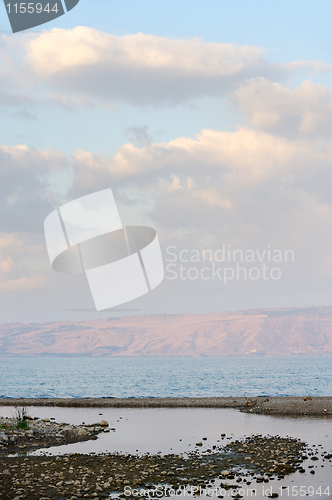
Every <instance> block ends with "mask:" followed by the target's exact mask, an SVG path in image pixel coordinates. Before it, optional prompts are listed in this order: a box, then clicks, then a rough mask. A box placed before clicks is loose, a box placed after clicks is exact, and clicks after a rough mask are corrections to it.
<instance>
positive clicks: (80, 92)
mask: <svg viewBox="0 0 332 500" xmlns="http://www.w3.org/2000/svg"><path fill="white" fill-rule="evenodd" d="M96 5H97V7H96ZM331 18H332V4H331V2H328V1H316V2H309V1H301V2H300V1H297V0H295V1H292V2H286V1H279V2H267V1H251V2H247V1H232V2H226V1H224V0H220V1H205V2H202V1H194V2H193V1H191V2H189V1H181V0H180V1H177V2H175V1H167V2H166V1H141V2H137V1H125V0H124V1H122V2H114V1H104V0H98V2H91V1H90V2H89V1H87V0H80V2H79V4H78V5H77V6H76V7H75V8H74V9H73V10H72V11H71V12H69V13H68V14H66V15H65V16H63V17H61V18H59V19H57V20H55V21H53V22H51V23H48V24H45V25H44V26H43V27H41V28H40V29H33V30H31V31H30V32H23V33H17V34H11V32H10V26H9V22H8V20H7V18H6V15H5V10H4V8H3V11H2V15H1V18H0V31H1V42H0V61H1V65H0V120H1V124H2V128H1V130H2V139H1V144H0V215H1V218H0V220H1V223H0V300H1V301H2V304H3V310H2V315H3V316H2V318H3V321H13V320H14V319H19V320H22V321H30V320H35V321H39V320H41V321H42V320H49V319H81V318H77V316H75V315H74V316H75V317H74V316H73V315H72V314H70V313H68V311H67V312H66V309H68V307H69V308H72V309H75V308H78V307H80V304H83V303H84V304H85V307H86V308H91V296H89V292H88V288H87V286H86V282H85V281H84V277H81V278H80V277H72V276H63V275H58V274H56V273H54V272H53V271H52V270H51V269H50V265H49V262H48V259H47V253H46V249H45V242H44V236H43V221H44V218H45V217H46V216H47V215H48V214H49V213H50V212H51V211H52V210H53V209H54V208H55V207H58V206H59V205H61V204H62V203H65V202H67V201H70V200H72V199H74V198H75V197H79V196H83V195H85V194H88V193H90V192H93V191H97V190H101V189H103V188H106V187H111V188H112V189H113V192H114V197H115V199H116V202H117V204H118V208H119V211H120V215H121V217H122V221H123V222H124V223H127V224H142V225H150V226H153V227H154V228H156V229H157V231H158V234H159V237H160V241H161V244H162V248H163V251H164V252H166V248H167V246H168V245H173V246H175V247H176V248H177V249H178V250H179V251H180V250H181V249H187V250H189V251H191V250H192V249H197V250H198V251H199V252H201V251H202V250H204V249H206V248H210V249H211V250H213V251H216V250H218V249H220V248H221V247H222V246H223V245H224V244H225V245H230V246H231V247H232V248H241V249H243V250H244V251H245V250H247V249H254V250H255V251H256V250H258V251H259V252H262V251H264V249H267V248H268V245H270V246H271V247H273V248H274V249H280V250H284V249H293V250H294V253H295V256H296V258H295V262H294V263H288V264H287V265H286V263H282V265H281V268H282V279H281V280H280V281H279V280H277V281H275V282H274V281H273V280H272V279H270V280H264V279H260V280H258V281H255V280H251V281H250V280H247V281H246V282H244V281H236V280H234V281H233V282H232V283H228V284H227V286H226V285H225V284H221V283H219V282H216V281H204V279H200V280H197V281H195V282H193V281H190V279H187V280H181V279H179V280H174V281H172V280H171V279H169V280H168V281H167V280H165V281H164V283H163V284H162V285H160V287H158V289H157V290H156V291H154V292H153V293H151V294H149V295H147V296H146V297H143V298H141V299H138V300H137V301H134V302H133V304H131V305H130V307H133V308H138V309H139V310H141V311H142V312H144V313H150V312H165V313H173V312H195V311H197V312H213V311H218V310H234V309H244V308H249V307H255V308H256V307H290V306H306V305H324V304H328V303H330V300H331V295H330V289H331V263H332V257H331V238H330V236H329V234H330V233H329V229H328V228H329V227H330V223H331V197H330V189H329V186H330V182H331V163H332V161H331V160H332V146H331V141H330V137H331V132H332V125H331V124H332V90H331V84H332V82H331V68H332V63H331V53H332V43H331V35H330V32H331V28H330V24H331ZM165 255H166V256H167V253H165ZM179 264H180V262H179ZM64 284H65V286H64ZM17 311H19V313H18V312H17ZM87 317H89V315H87Z"/></svg>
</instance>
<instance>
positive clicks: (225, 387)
mask: <svg viewBox="0 0 332 500" xmlns="http://www.w3.org/2000/svg"><path fill="white" fill-rule="evenodd" d="M331 368H332V358H331V357H305V356H298V357H287V358H279V357H263V356H262V357H258V356H257V357H252V358H251V357H250V358H249V357H231V358H228V357H227V358H88V357H86V358H77V357H66V358H0V398H1V397H2V398H4V397H23V398H28V397H36V398H43V397H74V398H80V397H181V396H184V397H185V396H187V397H190V396H191V397H194V396H243V395H247V396H260V395H267V396H301V395H307V394H311V395H312V396H329V395H331V388H332V387H331V385H332V384H331Z"/></svg>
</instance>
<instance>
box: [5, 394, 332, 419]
mask: <svg viewBox="0 0 332 500" xmlns="http://www.w3.org/2000/svg"><path fill="white" fill-rule="evenodd" d="M1 406H28V407H30V406H47V407H64V408H112V407H113V408H234V409H238V410H239V411H241V412H246V413H257V414H265V415H280V416H291V417H295V416H312V417H324V418H332V397H331V396H313V397H311V396H307V397H305V396H273V397H268V396H258V397H249V398H245V397H236V396H235V397H208V398H204V397H197V398H185V397H182V398H4V399H0V407H1Z"/></svg>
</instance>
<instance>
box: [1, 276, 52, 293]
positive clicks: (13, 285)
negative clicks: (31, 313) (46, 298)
mask: <svg viewBox="0 0 332 500" xmlns="http://www.w3.org/2000/svg"><path fill="white" fill-rule="evenodd" d="M46 285H47V277H46V275H44V274H40V275H37V276H31V277H26V276H23V277H22V278H18V279H16V280H9V281H5V282H0V291H1V292H17V291H21V290H29V291H31V290H37V289H40V288H44V287H45V286H46Z"/></svg>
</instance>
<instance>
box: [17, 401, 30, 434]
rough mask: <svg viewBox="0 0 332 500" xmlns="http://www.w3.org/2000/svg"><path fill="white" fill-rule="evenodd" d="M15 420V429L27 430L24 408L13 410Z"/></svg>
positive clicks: (27, 423)
mask: <svg viewBox="0 0 332 500" xmlns="http://www.w3.org/2000/svg"><path fill="white" fill-rule="evenodd" d="M15 419H16V427H17V429H29V421H28V413H27V409H26V408H25V406H18V407H16V408H15Z"/></svg>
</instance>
